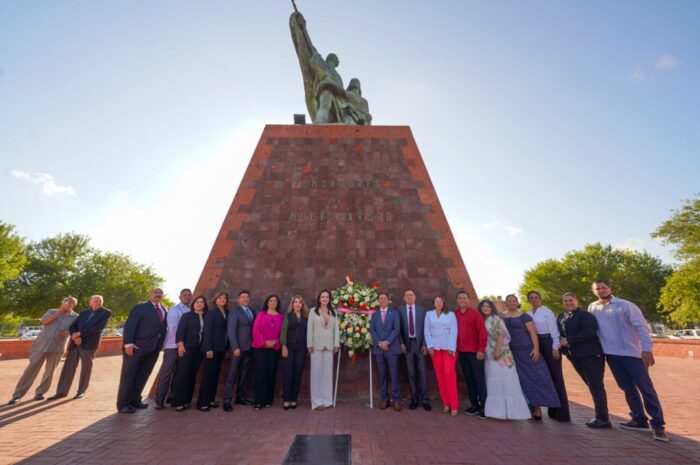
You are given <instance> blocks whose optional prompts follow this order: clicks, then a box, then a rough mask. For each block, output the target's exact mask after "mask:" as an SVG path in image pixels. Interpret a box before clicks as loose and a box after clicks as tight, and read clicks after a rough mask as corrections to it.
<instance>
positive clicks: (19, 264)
mask: <svg viewBox="0 0 700 465" xmlns="http://www.w3.org/2000/svg"><path fill="white" fill-rule="evenodd" d="M26 263H27V252H26V247H25V244H24V239H22V238H21V237H20V236H18V235H17V234H16V233H15V227H14V226H13V225H11V224H7V223H3V222H2V221H0V291H2V290H3V288H4V287H5V283H6V282H8V281H10V280H13V279H16V278H17V277H18V276H19V274H20V273H21V272H22V269H24V266H25V265H26Z"/></svg>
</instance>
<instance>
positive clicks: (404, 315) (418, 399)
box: [399, 289, 431, 411]
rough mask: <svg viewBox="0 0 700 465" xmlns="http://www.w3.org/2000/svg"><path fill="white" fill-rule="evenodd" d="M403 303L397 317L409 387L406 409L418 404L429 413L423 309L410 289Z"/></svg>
mask: <svg viewBox="0 0 700 465" xmlns="http://www.w3.org/2000/svg"><path fill="white" fill-rule="evenodd" d="M403 301H404V302H406V305H402V306H401V307H399V315H401V352H403V353H404V354H405V355H406V366H407V368H408V384H409V386H410V387H411V403H410V405H409V406H408V408H409V409H410V410H415V409H416V408H418V404H419V403H420V404H422V405H423V408H424V409H425V410H428V411H430V410H431V407H430V400H429V399H428V370H427V368H426V365H425V354H426V353H427V352H428V348H427V347H426V345H425V340H424V338H423V326H424V324H425V309H424V308H423V307H420V306H418V305H416V293H415V292H413V290H412V289H406V291H405V292H404V293H403Z"/></svg>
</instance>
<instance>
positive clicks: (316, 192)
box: [196, 7, 477, 399]
mask: <svg viewBox="0 0 700 465" xmlns="http://www.w3.org/2000/svg"><path fill="white" fill-rule="evenodd" d="M290 31H291V35H292V41H293V44H294V48H295V50H296V53H297V56H298V58H299V63H300V67H301V71H302V78H303V82H304V91H305V101H306V105H307V109H308V111H309V114H310V116H311V119H312V121H313V122H314V124H313V125H268V126H266V127H265V128H264V130H263V132H262V135H261V137H260V141H259V142H258V145H257V147H256V148H255V151H254V153H253V156H252V158H251V160H250V162H249V164H248V168H247V169H246V172H245V174H244V176H243V179H242V181H241V184H240V186H239V188H238V191H237V193H236V195H235V197H234V199H233V202H232V204H231V207H230V208H229V210H228V212H227V213H226V216H225V217H224V221H223V224H222V226H221V229H220V231H219V234H218V236H217V237H216V240H215V242H214V245H213V247H212V249H211V253H210V254H209V258H208V260H207V261H206V264H205V266H204V269H203V271H202V274H201V276H200V278H199V282H198V283H197V287H196V294H198V293H202V294H204V295H205V296H206V297H207V298H208V299H209V300H211V298H212V297H213V296H214V294H215V293H216V292H219V291H225V292H228V293H229V295H230V296H231V298H232V299H234V298H235V296H237V295H238V291H239V290H241V289H248V290H250V291H252V295H253V301H252V304H253V306H255V307H256V308H259V307H260V305H261V304H262V301H263V300H264V299H265V297H266V296H267V295H269V294H277V295H279V296H280V297H281V299H282V306H283V308H284V309H286V306H287V305H288V303H289V299H290V298H291V296H292V295H296V294H299V295H302V296H303V297H304V298H305V299H306V300H307V302H308V303H309V306H310V307H311V306H313V305H315V299H316V297H317V295H318V294H319V292H320V291H321V290H323V289H329V290H330V289H335V288H338V287H340V286H342V285H343V284H345V277H346V275H352V276H354V279H355V280H356V281H357V282H363V281H364V282H365V283H371V282H374V281H378V282H379V283H380V289H381V290H383V291H387V292H389V293H390V294H391V296H392V300H393V305H398V304H399V303H401V296H402V295H403V291H404V290H405V289H406V288H408V287H410V288H412V289H414V290H415V291H416V293H417V294H418V302H419V303H421V304H422V305H424V306H425V307H427V308H432V299H433V297H434V296H435V295H443V296H445V299H446V301H447V302H448V303H449V304H450V305H451V304H452V303H453V302H454V299H455V294H456V293H457V291H458V290H461V289H464V290H466V291H467V293H468V294H469V297H470V299H471V301H472V303H473V304H474V305H476V303H477V295H476V292H475V291H474V287H473V285H472V282H471V280H470V278H469V274H468V273H467V269H466V267H465V266H464V262H463V260H462V257H461V255H460V252H459V249H458V248H457V245H456V243H455V240H454V237H453V235H452V232H451V230H450V227H449V224H448V222H447V219H446V218H445V214H444V212H443V210H442V207H441V205H440V201H439V200H438V197H437V194H436V192H435V188H434V186H433V183H432V182H431V180H430V176H429V175H428V171H427V169H426V167H425V164H424V162H423V158H422V157H421V154H420V152H419V150H418V146H417V145H416V142H415V140H414V138H413V134H412V133H411V130H410V128H409V127H407V126H371V125H370V123H371V122H372V116H371V115H370V113H369V106H368V103H367V100H365V99H364V98H363V97H362V95H361V91H360V83H359V80H357V79H352V80H351V81H350V85H349V86H348V88H347V89H345V88H343V81H342V78H341V77H340V75H339V74H338V72H337V70H336V68H337V66H338V63H339V60H338V58H337V56H336V55H334V54H329V55H328V57H327V58H326V59H323V58H322V57H321V55H320V54H319V53H318V51H317V50H316V48H315V47H314V46H313V44H312V42H311V39H310V37H309V33H308V31H307V29H306V21H305V20H304V17H303V16H302V15H301V14H300V13H299V12H298V11H296V7H295V12H294V13H292V15H291V17H290ZM343 360H347V357H344V358H343ZM343 363H344V364H345V363H347V362H343ZM366 363H367V358H366V357H364V358H362V360H360V361H359V362H358V363H357V364H356V365H355V369H354V370H349V369H343V368H341V372H342V373H343V375H342V376H341V382H340V384H339V386H340V390H339V393H338V394H339V397H340V398H345V399H348V398H357V397H358V396H360V397H363V396H364V395H366V393H367V371H366V366H367V365H366ZM225 366H226V364H225ZM225 371H226V369H225V367H224V373H222V376H221V378H220V381H221V382H223V380H225V379H226V374H225ZM306 376H308V374H307V375H306ZM307 382H308V381H305V383H307ZM307 385H308V384H307Z"/></svg>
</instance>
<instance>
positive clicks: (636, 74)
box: [629, 68, 644, 82]
mask: <svg viewBox="0 0 700 465" xmlns="http://www.w3.org/2000/svg"><path fill="white" fill-rule="evenodd" d="M643 80H644V71H642V68H637V69H635V70H634V71H632V74H631V75H630V77H629V81H630V82H641V81H643Z"/></svg>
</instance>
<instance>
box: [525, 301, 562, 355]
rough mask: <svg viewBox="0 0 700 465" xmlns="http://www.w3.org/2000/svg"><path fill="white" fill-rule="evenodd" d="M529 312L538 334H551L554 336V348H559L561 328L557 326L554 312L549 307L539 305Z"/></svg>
mask: <svg viewBox="0 0 700 465" xmlns="http://www.w3.org/2000/svg"><path fill="white" fill-rule="evenodd" d="M527 314H528V315H530V316H531V317H532V321H533V322H534V323H535V330H536V331H537V334H542V335H544V334H549V335H550V336H551V337H552V349H555V350H556V349H558V348H559V328H558V326H557V317H556V316H555V315H554V312H553V311H551V310H550V309H548V308H547V307H544V306H541V307H537V310H536V311H534V312H533V311H532V310H528V311H527Z"/></svg>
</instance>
